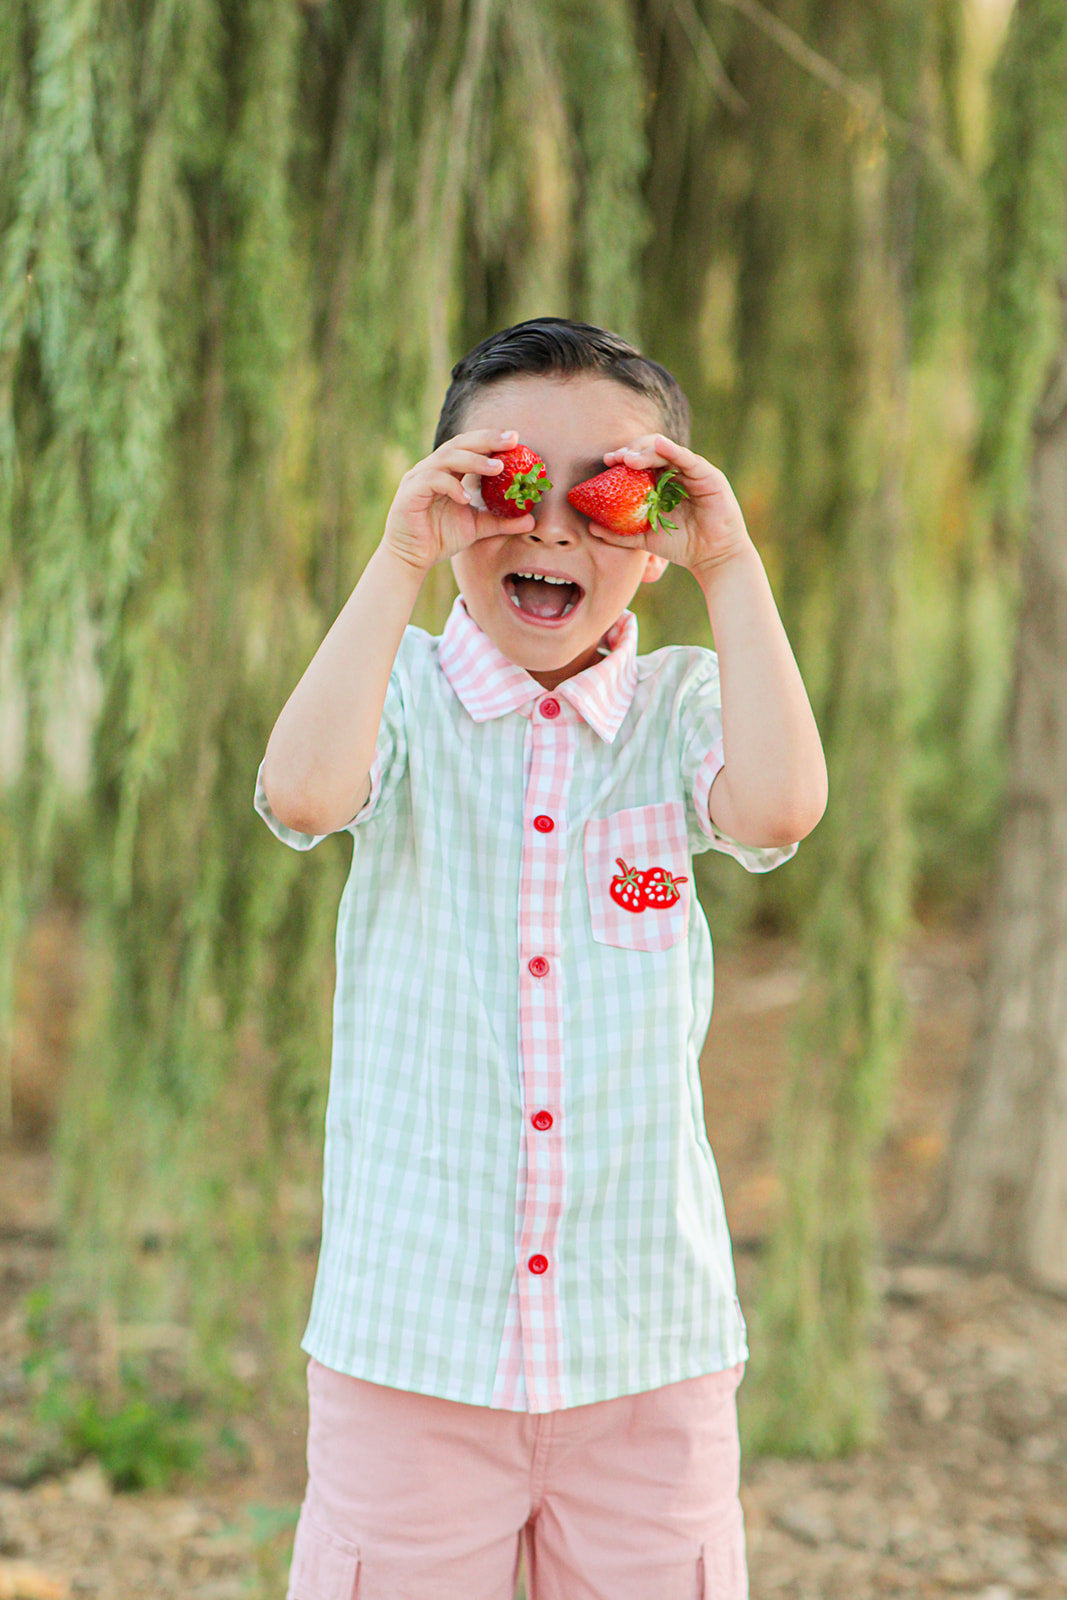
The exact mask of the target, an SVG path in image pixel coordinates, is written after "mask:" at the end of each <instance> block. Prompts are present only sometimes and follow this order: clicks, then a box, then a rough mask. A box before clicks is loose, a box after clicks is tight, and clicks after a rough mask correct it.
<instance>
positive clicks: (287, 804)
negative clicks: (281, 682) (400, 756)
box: [263, 546, 425, 834]
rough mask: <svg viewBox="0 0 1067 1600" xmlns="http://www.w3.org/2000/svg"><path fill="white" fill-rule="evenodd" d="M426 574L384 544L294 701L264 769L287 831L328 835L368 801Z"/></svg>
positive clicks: (270, 798) (285, 713)
mask: <svg viewBox="0 0 1067 1600" xmlns="http://www.w3.org/2000/svg"><path fill="white" fill-rule="evenodd" d="M424 576H425V574H424V573H423V572H421V571H419V570H417V569H416V568H414V567H412V566H410V565H409V564H408V563H407V562H405V561H403V560H401V559H400V558H399V557H397V556H396V555H394V554H393V552H392V551H390V550H389V549H387V548H386V547H385V546H379V548H378V549H377V550H376V551H375V552H374V554H373V555H372V556H371V558H370V560H369V561H368V563H367V565H366V567H365V568H364V571H363V575H362V577H361V578H360V580H359V582H358V583H357V584H356V587H355V588H354V589H353V591H352V593H351V595H350V596H349V598H348V600H347V602H346V603H345V605H344V607H343V609H342V610H341V612H340V613H339V614H338V616H337V619H336V621H335V622H334V624H333V626H332V628H331V629H330V631H329V633H328V634H327V635H326V637H325V639H323V641H322V643H321V645H320V646H319V648H318V650H317V651H316V652H315V655H314V656H313V658H312V660H311V663H310V665H309V666H308V668H307V671H306V672H305V673H304V675H303V677H302V678H301V679H300V682H299V683H298V684H297V686H296V688H295V689H294V690H293V692H292V694H291V695H290V696H289V699H288V700H287V701H286V703H285V706H284V707H283V709H282V712H281V715H280V716H279V718H278V720H277V722H276V723H275V725H274V730H273V732H272V733H271V736H270V740H269V742H268V744H267V753H266V756H265V758H264V762H263V786H264V789H265V790H266V794H267V800H268V802H269V804H270V807H271V810H272V811H273V812H274V814H275V816H276V817H277V818H278V820H279V822H281V823H283V824H284V825H285V826H286V827H290V828H295V829H297V830H298V831H299V832H301V833H319V834H321V833H330V832H332V831H333V830H334V829H336V828H343V827H344V826H345V825H346V824H347V823H349V822H351V820H352V818H353V817H354V816H355V815H356V813H357V811H359V810H360V808H361V807H362V806H363V805H364V803H365V802H366V800H367V797H368V795H369V793H370V767H371V762H372V761H373V759H374V750H375V746H376V744H377V740H378V729H379V726H380V724H381V719H382V709H383V707H384V705H385V695H386V690H387V688H388V685H389V674H390V672H391V671H392V669H393V663H394V661H395V660H396V654H397V651H398V650H399V648H400V641H401V639H402V638H403V635H404V629H405V628H406V627H407V625H408V623H409V622H410V620H411V613H412V610H413V608H414V605H415V601H416V599H417V598H418V594H419V590H420V588H421V586H422V580H423V577H424Z"/></svg>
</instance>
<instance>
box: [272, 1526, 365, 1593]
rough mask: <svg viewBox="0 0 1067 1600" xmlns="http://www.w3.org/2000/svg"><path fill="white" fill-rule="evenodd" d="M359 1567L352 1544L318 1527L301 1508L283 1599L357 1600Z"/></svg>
mask: <svg viewBox="0 0 1067 1600" xmlns="http://www.w3.org/2000/svg"><path fill="white" fill-rule="evenodd" d="M359 1568H360V1555H359V1549H358V1547H357V1546H356V1545H354V1544H349V1542H348V1540H347V1539H339V1538H338V1537H337V1535H336V1534H333V1533H329V1532H328V1531H327V1530H326V1529H325V1528H320V1527H319V1525H318V1524H317V1523H315V1522H312V1520H311V1518H310V1517H309V1516H307V1515H306V1513H305V1512H304V1511H301V1513H300V1521H299V1522H298V1523H297V1525H296V1538H295V1540H294V1541H293V1564H292V1567H291V1568H290V1570H289V1588H288V1589H287V1590H286V1597H285V1600H358V1597H359Z"/></svg>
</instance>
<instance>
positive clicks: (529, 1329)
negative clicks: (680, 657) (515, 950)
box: [516, 697, 577, 1411]
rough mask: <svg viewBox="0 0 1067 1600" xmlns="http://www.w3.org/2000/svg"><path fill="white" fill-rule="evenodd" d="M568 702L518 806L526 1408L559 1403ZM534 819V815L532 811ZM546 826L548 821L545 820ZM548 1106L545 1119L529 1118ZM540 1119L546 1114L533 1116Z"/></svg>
mask: <svg viewBox="0 0 1067 1600" xmlns="http://www.w3.org/2000/svg"><path fill="white" fill-rule="evenodd" d="M576 742H577V724H576V719H575V714H574V712H573V710H571V709H570V708H567V709H566V710H564V709H563V708H562V707H560V704H559V701H558V700H554V699H552V697H546V699H545V700H542V701H541V702H539V704H538V705H537V706H535V708H534V711H533V716H532V718H531V722H530V728H529V730H528V732H527V743H528V750H529V757H530V761H529V779H528V782H527V786H526V795H525V800H524V807H523V848H522V879H521V883H520V888H519V1051H520V1064H521V1074H522V1100H523V1148H524V1153H525V1162H524V1163H520V1165H524V1166H525V1177H526V1182H525V1194H524V1195H520V1196H519V1197H518V1200H519V1205H520V1206H521V1210H520V1212H519V1216H518V1218H517V1220H518V1222H519V1229H518V1237H517V1249H516V1281H517V1287H518V1296H519V1310H520V1322H521V1336H522V1345H523V1366H524V1373H525V1380H526V1397H527V1408H528V1409H529V1410H530V1411H552V1410H556V1409H558V1408H559V1407H561V1406H563V1405H564V1404H565V1397H564V1394H563V1388H562V1360H561V1356H562V1349H561V1340H562V1317H561V1306H560V1299H559V1290H558V1274H559V1260H558V1256H557V1243H558V1233H559V1222H560V1217H561V1216H562V1212H563V1204H564V1198H565V1191H566V1165H565V1156H564V1139H565V1136H566V1129H565V1126H564V1117H563V1084H564V1057H563V1006H562V978H563V974H562V971H561V968H560V962H561V959H562V950H563V938H562V912H563V875H564V871H565V867H566V835H567V830H566V816H565V811H566V799H567V790H568V786H569V782H570V778H571V773H572V771H573V767H574V756H575V746H576ZM538 819H539V820H538ZM549 823H550V824H551V826H548V824H549ZM539 1112H548V1113H549V1115H550V1117H551V1123H550V1124H549V1126H548V1127H547V1128H540V1127H538V1126H536V1125H535V1123H534V1122H533V1120H532V1119H533V1118H534V1117H535V1116H536V1115H537V1114H538V1113H539ZM539 1120H540V1121H541V1122H544V1121H545V1118H544V1117H541V1118H540V1119H539Z"/></svg>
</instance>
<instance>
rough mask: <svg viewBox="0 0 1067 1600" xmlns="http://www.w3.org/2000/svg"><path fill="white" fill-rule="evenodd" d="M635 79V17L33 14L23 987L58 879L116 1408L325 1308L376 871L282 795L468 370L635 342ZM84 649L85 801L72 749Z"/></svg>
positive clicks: (19, 221) (9, 269)
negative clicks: (271, 804)
mask: <svg viewBox="0 0 1067 1600" xmlns="http://www.w3.org/2000/svg"><path fill="white" fill-rule="evenodd" d="M636 62H637V53H636V50H635V47H634V40H633V37H632V22H631V17H630V13H629V11H628V10H627V8H626V6H625V5H624V4H622V3H621V0H586V3H584V4H582V5H581V6H578V7H575V6H573V5H570V4H567V3H564V0H558V3H556V0H543V3H541V4H536V3H531V4H529V5H527V6H525V7H523V8H521V10H520V9H517V8H515V7H512V6H510V5H506V4H503V3H501V0H470V3H469V4H463V5H461V4H455V3H444V0H442V3H439V4H431V5H425V4H422V5H418V4H415V3H413V0H380V3H378V4H375V5H370V6H367V5H360V4H357V3H356V0H335V3H330V4H327V5H322V6H308V7H300V6H297V5H295V4H294V3H293V0H239V3H238V4H236V5H232V4H228V5H223V4H221V3H220V0H190V3H189V4H186V5H181V6H174V5H171V4H168V3H165V0H147V3H138V4H136V5H134V4H132V3H126V0H119V3H118V4H106V5H105V4H103V3H101V0H33V3H31V0H13V3H12V4H11V5H8V6H5V7H4V8H3V17H2V19H0V84H2V85H3V94H4V100H3V107H2V113H0V207H2V215H0V221H2V224H3V230H4V235H3V241H2V253H0V490H2V499H0V528H2V540H0V560H2V563H3V566H2V578H3V595H4V602H3V603H4V617H3V623H4V636H5V638H8V639H10V640H13V641H14V649H13V652H12V655H13V665H12V668H11V675H12V681H13V682H14V684H15V686H16V688H17V690H18V694H19V696H20V697H21V701H22V703H23V704H24V706H25V713H24V716H23V719H22V727H21V729H20V734H19V738H18V739H17V740H15V741H14V743H15V745H16V746H18V747H20V749H21V755H20V758H19V760H18V762H17V770H15V771H14V772H12V773H10V774H8V781H7V782H6V784H5V786H4V791H3V806H4V810H3V821H2V834H0V844H2V845H3V849H2V850H0V857H2V870H3V874H4V877H3V889H2V898H3V905H4V911H5V917H4V926H3V939H4V952H3V964H2V966H0V972H4V973H8V974H10V972H11V970H12V964H13V961H14V959H15V954H16V949H17V930H18V926H19V924H20V923H24V921H25V917H26V914H27V912H28V911H29V910H32V908H33V906H34V905H36V904H39V903H40V900H41V898H42V897H43V896H44V894H46V893H47V891H48V885H49V882H50V881H52V880H53V879H54V873H55V869H56V863H57V860H58V859H59V858H60V856H61V855H62V857H63V859H64V860H65V861H66V863H67V865H66V866H65V868H64V872H65V876H66V880H67V881H73V882H74V884H75V885H76V892H77V894H78V896H79V898H80V902H81V904H82V906H83V909H84V922H85V927H86V929H87V939H88V943H89V947H90V967H89V981H88V982H87V984H86V1008H85V1009H86V1016H85V1019H84V1026H83V1029H82V1046H81V1050H80V1055H79V1060H78V1062H77V1065H76V1068H75V1070H74V1072H73V1075H72V1079H71V1081H70V1084H69V1086H68V1093H67V1097H66V1102H65V1106H64V1110H63V1116H62V1124H61V1128H60V1133H59V1138H58V1151H59V1156H60V1168H61V1176H62V1193H63V1197H64V1202H65V1215H66V1219H67V1223H68V1237H69V1239H70V1244H71V1249H70V1253H69V1262H68V1268H69V1270H68V1272H67V1275H66V1278H65V1284H66V1287H67V1289H68V1290H69V1291H70V1295H71V1298H72V1300H75V1301H80V1303H82V1304H84V1305H87V1306H89V1307H91V1308H93V1309H94V1311H95V1313H96V1314H97V1317H98V1324H99V1332H100V1340H101V1351H102V1354H103V1358H104V1364H105V1367H106V1368H108V1369H109V1370H110V1371H111V1374H112V1376H113V1377H116V1376H117V1373H118V1369H119V1365H120V1359H119V1358H120V1356H121V1353H122V1351H123V1350H124V1349H125V1348H127V1346H128V1345H129V1344H130V1342H131V1339H130V1336H129V1334H128V1332H127V1325H128V1324H129V1323H131V1322H136V1321H147V1320H160V1319H163V1320H170V1321H171V1322H179V1323H186V1322H191V1323H192V1324H193V1325H194V1327H195V1329H196V1330H197V1332H198V1334H199V1336H200V1337H199V1338H198V1339H197V1340H196V1341H195V1345H194V1349H195V1352H196V1355H197V1357H198V1362H197V1363H194V1366H195V1365H197V1364H198V1365H199V1368H200V1370H201V1372H202V1373H203V1372H204V1371H205V1370H206V1369H212V1370H214V1369H215V1368H219V1370H220V1373H221V1370H222V1368H224V1367H225V1361H224V1352H225V1344H226V1336H228V1335H230V1334H231V1333H233V1332H234V1331H235V1321H236V1319H238V1318H240V1317H244V1316H245V1315H246V1314H249V1313H248V1308H249V1307H250V1306H251V1307H254V1308H256V1309H255V1310H253V1311H252V1312H251V1313H250V1314H251V1317H252V1322H253V1325H255V1324H257V1322H258V1325H259V1327H260V1329H262V1328H263V1327H264V1325H267V1326H270V1327H271V1328H272V1331H274V1332H275V1333H277V1332H278V1331H279V1326H278V1325H279V1323H280V1325H281V1326H282V1327H284V1328H286V1330H287V1332H291V1328H290V1327H289V1321H288V1319H290V1318H291V1317H292V1316H293V1315H294V1314H296V1313H298V1312H299V1310H300V1309H301V1308H300V1305H299V1296H297V1295H295V1294H294V1293H292V1292H291V1289H292V1286H291V1284H289V1283H287V1270H288V1265H289V1263H290V1261H291V1259H292V1256H293V1249H292V1244H293V1240H294V1237H295V1236H297V1235H298V1234H299V1233H300V1231H301V1230H306V1228H307V1225H308V1223H307V1221H306V1220H305V1219H304V1217H302V1215H301V1214H300V1211H299V1205H298V1201H299V1188H298V1186H297V1187H294V1182H296V1183H297V1185H298V1181H299V1180H300V1178H301V1177H302V1176H306V1175H307V1173H308V1171H309V1170H310V1168H312V1167H313V1166H314V1157H313V1156H312V1155H310V1154H309V1151H310V1150H312V1148H313V1147H315V1146H317V1142H318V1124H319V1120H320V1114H321V1105H322V1087H323V1084H324V1077H325V1073H324V1065H323V1064H324V1062H325V1060H326V1058H327V1051H326V1041H325V1039H324V1038H323V1027H324V1023H325V1019H326V1018H327V1016H328V1003H327V1001H328V989H329V983H330V977H331V961H332V953H331V931H332V921H333V913H334V907H335V905H336V898H337V892H338V891H339V887H340V880H341V876H342V874H343V871H344V868H345V861H344V859H343V855H342V852H341V850H340V848H339V849H338V850H335V851H333V852H324V855H323V859H322V861H321V862H315V863H312V864H311V865H310V867H309V866H308V864H306V863H301V864H300V869H299V870H294V866H293V864H292V863H291V862H290V861H289V860H287V859H286V857H287V852H285V851H278V850H277V849H276V848H275V847H274V845H273V844H272V842H271V841H270V839H269V837H268V836H267V834H266V832H265V830H263V829H262V826H261V825H260V824H259V823H258V822H257V820H256V819H255V817H254V815H253V813H252V810H251V786H252V782H253V779H254V774H255V770H256V766H257V763H258V761H259V758H260V755H261V752H262V749H263V747H264V744H265V741H266V736H267V733H268V731H269V726H270V723H271V720H272V718H273V715H274V714H275V712H276V710H277V708H278V706H279V705H280V704H281V703H282V701H283V699H284V697H285V694H286V693H287V691H288V688H289V687H290V686H291V684H292V682H293V681H294V680H295V678H296V677H297V676H299V673H300V671H301V670H302V668H303V666H304V664H305V663H306V660H307V659H308V657H309V656H310V654H311V652H312V650H313V648H314V645H315V643H316V642H317V640H318V639H319V638H320V637H321V635H322V633H323V632H324V631H325V629H326V627H327V626H328V623H329V620H330V619H331V617H332V615H333V613H334V611H335V610H336V608H337V606H338V605H339V603H340V601H341V599H342V598H343V596H344V594H345V592H346V591H347V588H348V587H349V586H350V585H351V583H352V581H353V580H354V577H355V575H356V572H357V571H358V568H359V566H360V564H361V563H362V561H363V560H364V559H365V558H366V556H367V555H368V554H369V552H370V550H371V549H372V548H373V545H374V543H375V542H376V539H377V537H378V531H379V529H380V525H381V518H382V513H383V510H384V507H385V505H386V504H387V503H388V498H389V497H390V495H391V492H392V486H393V484H394V483H395V480H396V478H397V477H398V476H399V474H400V472H401V471H402V470H403V467H404V465H405V464H406V463H408V462H409V461H410V460H411V459H412V458H414V456H415V455H417V454H421V453H424V451H425V449H426V448H428V446H429V442H430V438H431V432H432V430H431V427H430V423H431V420H432V418H433V416H434V414H435V411H436V408H437V406H438V404H439V400H440V396H441V394H442V392H443V389H444V386H445V380H446V378H447V372H448V368H449V365H450V363H451V361H452V360H453V359H454V357H455V355H456V353H457V352H458V351H459V350H460V349H461V348H463V347H464V346H466V345H467V344H468V343H469V342H471V341H472V340H473V339H474V338H476V337H479V336H481V335H482V334H484V333H485V332H487V331H488V330H489V328H490V327H491V326H495V325H499V324H500V323H502V322H504V321H506V320H512V319H515V318H517V317H519V316H522V315H526V314H529V313H531V312H533V311H545V310H548V311H557V312H566V313H571V314H579V315H585V316H588V317H590V318H591V319H593V320H596V321H600V322H604V323H608V324H610V325H613V326H615V327H617V328H620V329H621V330H622V331H624V332H629V333H633V332H635V319H636V303H637V291H636V281H637V279H636V254H637V251H638V249H639V246H640V243H641V241H642V238H643V230H644V221H643V209H642V205H641V201H640V196H639V192H638V180H639V176H640V172H641V168H642V164H643V161H644V141H643V132H642V122H641V118H642V95H641V90H640V85H639V82H638V79H637V66H636ZM531 74H534V75H535V76H536V78H537V82H538V93H537V94H536V95H531V94H530V93H529V92H528V85H529V83H530V78H531ZM446 598H447V597H446V596H445V595H444V594H443V593H441V592H439V591H434V590H432V589H431V588H429V586H428V590H427V594H426V596H425V600H424V602H423V611H422V614H421V620H422V621H423V622H424V623H426V624H427V625H431V626H437V625H438V624H439V623H440V621H441V620H442V614H443V608H444V603H445V600H446ZM86 646H88V648H89V651H90V654H91V657H92V664H91V668H90V669H89V676H90V677H91V679H92V681H93V684H94V685H95V686H96V693H97V694H98V696H99V698H100V700H101V710H100V714H99V717H98V720H97V732H96V739H95V747H94V751H93V760H92V771H91V781H90V785H89V790H88V794H87V796H86V797H84V798H83V799H81V800H79V799H78V797H77V796H71V795H70V794H68V793H67V792H65V791H64V788H63V785H62V782H61V781H60V775H59V774H58V772H57V763H56V760H55V748H54V746H55V739H54V737H53V734H54V728H55V719H56V710H57V707H61V706H62V704H63V703H64V701H65V699H66V698H67V697H68V696H69V694H70V692H71V673H70V663H71V662H72V660H74V659H76V657H77V656H78V654H79V652H81V653H82V654H84V653H85V649H86ZM50 730H51V731H50ZM10 991H11V985H10V981H9V979H8V980H5V981H4V982H3V983H2V984H0V1003H2V1004H3V1005H4V1006H5V1007H6V1008H7V1011H8V1014H9V1013H10V1002H11V993H10ZM309 1130H313V1137H307V1138H305V1137H303V1136H304V1135H305V1134H307V1133H308V1132H309ZM308 1220H310V1219H308ZM146 1247H147V1248H148V1253H146ZM159 1247H162V1248H159ZM235 1279H236V1281H237V1283H238V1285H240V1284H245V1285H249V1284H253V1283H254V1284H256V1285H257V1286H258V1289H259V1291H260V1292H259V1293H258V1294H257V1295H255V1296H252V1297H250V1296H248V1295H244V1296H241V1295H240V1294H235V1293H234V1292H233V1285H234V1280H235ZM272 1319H273V1320H272ZM142 1331H143V1330H142ZM295 1347H296V1341H295V1339H286V1340H285V1341H283V1344H282V1348H283V1349H288V1351H289V1352H290V1356H291V1354H292V1352H294V1351H295Z"/></svg>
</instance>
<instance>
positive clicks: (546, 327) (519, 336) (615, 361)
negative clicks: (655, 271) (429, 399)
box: [433, 317, 690, 450]
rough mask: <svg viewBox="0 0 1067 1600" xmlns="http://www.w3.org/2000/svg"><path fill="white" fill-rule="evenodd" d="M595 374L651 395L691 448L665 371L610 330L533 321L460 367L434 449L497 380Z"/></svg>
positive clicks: (484, 346) (557, 320)
mask: <svg viewBox="0 0 1067 1600" xmlns="http://www.w3.org/2000/svg"><path fill="white" fill-rule="evenodd" d="M583 372H592V373H595V374H597V375H598V376H600V377H603V378H613V379H614V380H615V382H616V383H624V384H625V385H626V387H627V388H628V389H635V390H636V391H637V393H638V394H643V395H647V396H648V398H649V399H650V400H654V401H655V403H656V404H657V405H658V406H659V408H660V411H661V412H662V415H663V424H664V430H665V432H666V433H667V434H668V435H669V436H670V437H671V438H672V439H674V440H676V441H677V443H678V444H688V443H689V428H690V417H689V401H688V400H687V399H686V397H685V391H684V390H683V389H682V386H681V384H680V383H679V382H678V380H677V378H675V377H674V376H673V375H672V374H671V373H669V372H668V371H667V369H666V367H661V366H660V364H659V362H658V361H650V360H649V358H648V356H643V355H642V354H641V352H640V350H636V349H635V348H634V346H633V345H632V344H627V342H626V340H625V339H621V338H620V337H619V335H618V334H617V333H609V332H608V331H607V329H606V328H594V327H593V326H592V324H591V323H588V322H571V321H569V320H568V319H567V318H566V317H534V318H532V319H531V320H530V321H529V322H517V323H516V324H515V326H514V327H512V328H504V329H502V330H501V332H500V333H494V334H491V335H490V336H489V338H488V339H483V340H482V342H481V344H477V345H475V347H474V349H473V350H471V351H470V352H469V354H468V355H465V356H464V357H463V359H462V360H461V361H457V362H456V364H455V366H454V367H453V368H452V382H451V383H450V384H449V386H448V393H447V394H446V395H445V403H444V405H443V406H442V407H441V415H440V418H439V419H438V423H437V432H436V434H435V435H434V441H433V443H434V449H435V450H436V449H437V446H438V445H440V444H443V443H444V441H445V440H446V439H451V438H452V437H453V436H454V435H455V434H457V433H458V432H459V431H460V424H461V422H462V418H463V413H464V411H465V410H466V407H467V403H468V401H469V400H470V399H471V398H472V397H473V396H474V395H475V394H477V393H478V391H479V390H480V389H484V388H485V387H486V385H487V384H490V383H495V382H496V381H497V380H498V379H501V378H509V377H519V376H522V375H523V374H527V373H529V374H539V375H545V374H547V375H549V376H552V377H576V376H578V374H580V373H583Z"/></svg>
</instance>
